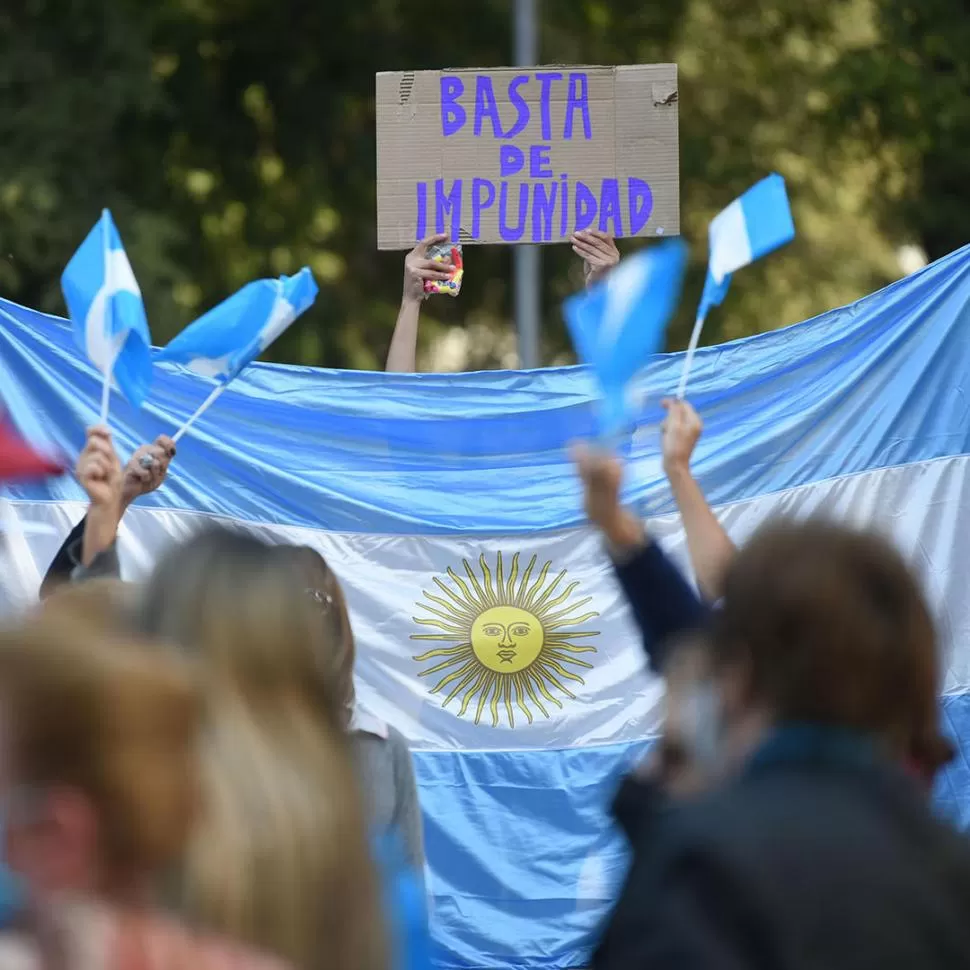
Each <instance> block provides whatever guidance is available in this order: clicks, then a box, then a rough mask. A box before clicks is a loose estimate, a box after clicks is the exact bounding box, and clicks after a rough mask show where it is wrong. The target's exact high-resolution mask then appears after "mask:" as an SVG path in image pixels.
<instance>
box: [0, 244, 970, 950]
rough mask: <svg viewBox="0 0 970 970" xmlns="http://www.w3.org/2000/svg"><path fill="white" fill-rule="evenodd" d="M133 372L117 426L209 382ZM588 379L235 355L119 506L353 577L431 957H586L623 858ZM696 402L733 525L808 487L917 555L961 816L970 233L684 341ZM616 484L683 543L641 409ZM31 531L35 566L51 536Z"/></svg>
mask: <svg viewBox="0 0 970 970" xmlns="http://www.w3.org/2000/svg"><path fill="white" fill-rule="evenodd" d="M0 315H2V320H0V383H2V386H3V387H4V389H5V391H6V390H7V389H8V388H9V389H10V391H9V393H8V397H7V399H8V403H9V405H10V407H11V409H12V410H13V411H14V412H24V413H29V414H40V413H43V414H44V415H46V416H47V420H48V421H49V423H50V427H52V428H53V429H54V434H55V437H56V439H57V443H58V444H60V445H61V446H62V448H64V449H65V450H69V451H71V450H76V449H77V448H78V447H79V445H80V444H81V440H82V436H83V424H84V421H83V417H84V415H83V414H81V413H79V410H78V408H79V403H78V394H79V391H80V392H81V393H82V395H83V396H84V397H85V398H89V397H92V396H93V395H92V391H94V389H93V388H92V387H90V385H89V384H86V383H85V382H84V380H83V379H82V378H83V373H84V368H83V364H82V363H81V361H80V358H79V355H78V353H77V351H76V350H75V349H74V347H73V345H72V343H71V338H70V333H69V331H68V330H67V329H66V328H65V327H64V326H63V324H61V323H60V322H59V321H57V320H54V319H50V318H41V317H39V316H38V315H36V314H32V313H30V312H29V311H25V310H22V309H20V308H17V307H15V306H11V305H9V304H8V305H5V306H0ZM680 368H681V360H680V357H679V356H671V357H661V358H656V359H655V360H654V361H652V362H651V363H650V365H649V366H648V368H647V370H646V373H645V376H644V378H643V382H644V389H645V390H646V391H647V392H650V393H649V394H648V396H647V398H646V401H647V405H646V407H647V410H646V411H645V413H644V418H645V419H646V420H647V421H648V422H654V421H657V420H658V419H659V417H660V414H659V409H658V408H657V406H656V403H655V402H656V396H655V395H654V392H664V393H666V392H667V391H668V390H669V388H670V387H671V386H673V385H675V384H676V380H677V377H678V375H679V374H680ZM155 387H156V392H155V394H154V395H153V398H152V400H151V401H150V402H149V406H148V407H146V408H145V409H144V410H142V411H140V412H137V413H130V414H129V416H128V417H127V423H123V425H122V426H121V427H119V428H118V429H117V436H118V437H119V438H120V439H121V441H122V444H123V445H124V446H127V447H133V446H134V445H135V444H136V443H138V442H141V441H148V440H151V439H152V438H154V436H155V435H156V434H157V433H158V431H159V430H161V429H165V428H171V427H177V426H178V425H179V424H180V423H181V421H182V420H183V419H184V418H185V416H186V414H187V413H188V412H189V411H190V410H191V409H192V407H193V406H194V404H195V403H197V401H198V400H199V398H201V397H202V396H203V395H204V391H205V388H204V387H203V382H202V379H201V378H195V377H193V376H192V375H191V374H186V373H185V372H184V371H180V372H178V373H175V372H171V371H166V369H165V368H164V367H161V368H159V373H158V376H157V379H156V383H155ZM592 398H593V388H592V383H591V381H590V379H589V378H588V376H587V374H586V373H585V372H584V371H583V370H580V369H576V368H566V369H562V370H548V371H540V372H536V373H534V374H510V373H501V372H498V373H485V374H462V375H441V376H434V375H421V376H420V377H408V376H397V375H383V374H368V373H351V372H327V371H312V370H309V369H306V368H292V369H291V368H287V367H282V366H275V365H267V364H262V365H261V364H257V365H255V366H253V367H252V368H251V369H250V370H248V371H247V372H246V373H244V374H243V375H242V376H241V377H240V378H239V380H238V381H236V382H235V383H234V384H233V385H232V386H231V387H230V388H229V390H228V391H227V393H226V395H225V397H224V399H223V406H222V407H220V409H219V410H218V412H214V417H213V422H212V423H211V424H210V425H209V427H208V430H207V431H205V432H203V430H202V429H200V431H199V434H198V435H196V436H192V437H191V438H187V439H186V440H185V442H184V444H183V445H182V446H181V447H180V448H179V454H178V458H177V461H176V465H175V466H174V470H173V473H172V475H171V476H170V482H169V483H168V484H166V486H165V488H164V489H163V490H162V491H160V492H158V493H157V494H155V495H152V496H150V497H149V498H148V499H147V500H146V501H144V502H142V503H139V505H137V506H136V507H134V508H133V509H132V510H131V511H130V512H129V513H128V515H127V516H126V518H125V520H124V524H123V526H122V537H121V543H122V553H123V559H124V563H125V567H126V569H127V570H128V573H129V575H130V576H132V577H134V576H139V575H142V574H144V572H145V571H146V570H147V569H148V568H149V567H150V566H151V564H152V561H153V560H154V558H155V556H156V555H157V554H158V551H159V550H160V549H161V548H162V547H163V546H164V545H165V544H166V543H168V542H170V541H171V540H172V539H173V538H177V537H179V536H183V535H186V534H187V533H189V532H190V531H191V530H192V529H194V528H196V527H198V526H199V524H200V523H201V522H203V521H204V520H206V519H211V518H219V519H223V520H233V521H238V522H244V523H248V524H250V525H252V527H253V528H255V529H258V530H259V531H260V532H262V533H264V534H266V535H269V536H273V537H276V538H278V539H287V540H295V541H299V542H312V543H314V544H316V545H317V546H318V547H319V548H320V549H321V550H322V551H323V552H324V553H325V555H326V556H327V558H328V559H329V560H330V562H331V563H332V565H333V566H334V567H335V569H336V570H337V572H338V573H339V575H340V576H341V578H342V579H343V581H344V583H345V584H346V586H347V590H348V594H349V600H350V604H351V607H352V611H353V618H354V624H355V628H356V633H357V639H358V649H359V658H360V667H359V682H360V686H359V692H360V696H361V698H362V700H363V702H364V703H365V704H366V706H367V707H369V708H370V710H371V711H372V712H373V713H375V714H378V715H379V716H381V717H383V718H385V719H386V720H387V721H389V722H391V723H392V724H394V725H395V726H397V727H398V728H400V729H401V730H402V731H403V732H404V733H405V734H406V735H407V737H408V738H410V740H411V743H412V745H413V750H414V758H415V764H416V768H417V773H418V779H419V784H420V788H421V798H422V804H423V808H424V813H425V826H426V836H427V849H428V858H429V865H430V882H429V884H430V888H431V891H432V893H433V894H434V934H435V957H436V960H437V962H438V964H439V965H440V966H441V967H445V968H459V967H462V968H471V967H475V968H482V967H522V968H569V967H577V968H578V967H584V966H587V965H588V964H587V960H588V954H589V947H590V943H591V940H592V935H593V933H594V930H595V928H596V926H597V924H598V922H599V920H600V919H601V918H602V917H603V915H604V913H605V911H606V909H607V906H608V905H609V901H610V899H611V897H612V894H613V892H614V889H615V886H616V884H617V882H618V880H619V879H620V878H621V876H622V874H623V870H624V866H625V861H626V860H625V855H624V850H623V845H622V843H621V841H620V840H619V838H618V837H617V836H616V834H615V833H614V832H613V831H612V830H611V829H610V827H609V825H608V823H607V807H608V804H609V801H610V797H611V794H612V789H613V787H614V784H615V781H616V778H617V776H618V774H619V773H620V772H621V771H622V770H623V769H624V767H625V766H627V765H629V764H630V763H631V762H632V761H633V760H634V759H636V758H637V757H638V756H639V755H640V754H641V753H642V751H643V749H644V746H645V744H646V743H647V742H648V740H649V739H650V738H651V736H652V735H653V734H654V732H655V731H656V729H657V723H658V716H659V707H658V703H659V700H660V693H661V689H660V685H659V684H658V683H656V682H655V681H651V680H649V679H648V678H647V677H646V676H644V674H643V663H642V656H641V651H640V645H639V643H638V641H637V637H636V634H635V632H634V630H633V627H632V625H631V623H630V620H629V617H628V614H627V612H626V609H625V606H624V604H623V601H622V598H621V596H620V594H619V592H618V590H617V588H616V586H615V585H614V582H613V579H612V577H611V573H610V569H609V566H608V564H607V562H606V560H605V559H604V557H603V555H602V552H601V548H600V544H599V542H598V540H597V538H596V537H595V536H594V535H593V534H592V533H591V532H590V531H589V530H588V529H587V528H586V527H585V526H584V524H583V520H582V516H581V512H580V502H579V492H578V489H577V486H576V482H575V479H574V476H573V472H572V469H571V467H570V465H569V461H568V459H567V456H566V450H565V445H566V443H567V441H568V440H569V439H570V438H572V437H573V436H574V435H578V434H583V433H584V432H585V431H588V430H589V429H590V428H591V427H592V424H593V416H592V404H591V402H592ZM692 399H693V400H694V402H695V403H696V405H697V406H698V408H699V410H700V411H701V413H702V414H703V415H704V418H705V422H706V426H707V432H706V434H705V437H704V439H703V440H702V441H701V443H700V446H699V454H698V456H697V471H698V474H699V476H700V479H701V482H702V484H703V486H704V489H705V491H706V492H707V494H708V495H709V496H710V498H711V500H712V501H713V502H714V504H715V506H716V507H717V509H718V511H719V513H720V515H721V516H722V517H723V520H724V522H725V523H726V525H727V527H728V528H729V530H730V532H731V533H732V535H733V536H734V537H735V538H736V539H738V540H743V539H744V537H745V536H746V535H748V534H749V533H750V531H751V530H752V529H753V528H754V527H755V526H756V525H757V524H758V523H759V522H761V521H762V520H763V519H764V518H765V517H766V516H767V515H769V514H771V513H772V512H777V511H784V512H790V513H797V514H805V513H808V512H813V511H817V510H824V511H826V512H828V513H831V514H833V515H838V516H844V517H846V518H849V519H851V520H853V521H856V522H871V523H875V524H877V525H878V526H879V527H881V528H885V529H887V530H890V531H891V532H892V533H893V534H894V535H895V536H896V538H897V540H898V542H899V543H900V544H901V546H902V548H903V549H904V550H905V551H906V552H907V554H908V555H909V556H910V557H911V559H912V561H913V563H914V564H915V566H916V568H917V569H918V570H919V572H920V574H921V575H922V576H923V578H924V580H925V582H926V586H927V588H928V590H929V592H930V594H931V596H932V599H933V602H934V604H935V608H936V613H937V617H938V620H939V626H940V630H941V632H942V635H943V640H944V643H945V647H946V650H947V661H946V679H945V682H944V684H943V685H942V687H943V690H944V691H945V693H946V699H945V712H946V718H947V724H948V727H949V729H950V730H951V731H952V732H953V733H954V735H955V736H956V738H957V741H958V743H959V744H960V746H961V748H962V757H958V758H957V760H956V761H955V762H954V765H953V767H952V768H951V769H950V770H949V771H948V773H947V774H946V776H945V777H944V779H943V780H942V782H941V783H940V786H939V790H938V799H939V805H940V808H941V809H942V810H944V811H947V812H951V813H953V814H954V815H955V816H956V817H957V818H959V819H960V820H961V821H962V822H963V823H964V824H967V823H970V769H968V768H967V764H968V761H967V756H968V755H970V596H968V595H967V590H968V589H970V558H968V557H967V555H966V551H965V546H966V539H967V536H968V535H970V248H968V249H966V250H962V251H960V252H957V253H955V254H953V255H952V256H950V257H948V258H947V259H944V260H942V261H940V262H938V263H936V264H934V265H933V266H930V267H928V268H927V269H925V270H924V271H922V272H921V273H918V274H917V275H915V276H912V277H910V278H909V279H907V280H905V281H903V282H900V283H898V284H896V285H895V286H892V287H890V288H889V289H888V290H885V291H883V292H881V293H877V294H875V295H873V296H871V297H869V298H867V299H865V300H862V301H861V302H859V303H857V304H855V305H854V306H852V307H848V308H846V309H843V310H836V311H834V312H832V313H828V314H825V315H824V316H821V317H819V318H817V319H815V320H811V321H808V322H806V323H803V324H800V325H798V326H794V327H790V328H788V329H786V330H781V331H778V332H776V333H770V334H765V335H763V336H759V337H755V338H752V339H749V340H745V341H741V342H738V343H734V344H728V345H725V346H721V347H716V348H710V349H702V350H700V351H699V352H698V356H697V362H696V368H695V377H694V384H693V394H692ZM87 406H88V407H89V406H90V402H88V405H87ZM15 416H16V414H15ZM120 419H121V420H122V422H124V420H125V412H122V414H121V416H120ZM22 424H23V422H22ZM629 498H630V500H631V501H634V502H636V503H637V504H638V505H639V507H640V508H641V510H642V511H643V513H644V515H645V516H647V517H648V518H649V520H650V527H651V528H652V529H653V530H654V531H655V532H656V533H657V534H658V535H659V536H660V537H661V539H662V541H663V542H664V543H665V544H666V545H667V546H668V547H669V548H670V549H672V550H673V551H674V552H675V553H676V554H678V555H683V552H684V543H683V537H682V534H681V532H680V530H679V524H678V521H677V518H676V516H675V515H674V512H673V507H672V504H671V499H670V493H669V490H668V488H667V486H666V484H665V482H664V479H663V475H662V472H661V469H660V461H659V454H658V447H657V435H656V433H652V434H641V435H639V436H638V437H637V440H636V442H635V444H634V445H633V454H632V456H631V461H630V474H629ZM15 499H16V502H17V503H18V504H17V506H16V507H17V511H18V514H20V515H22V516H23V517H25V518H31V519H34V518H37V519H45V520H47V521H48V522H51V523H53V524H55V525H56V526H57V528H58V530H59V532H60V534H61V535H63V534H64V533H66V532H67V529H68V527H69V526H70V525H71V524H72V523H73V522H74V521H76V520H77V519H78V517H79V516H80V515H81V513H82V511H83V502H82V500H81V495H80V493H79V491H78V489H77V488H76V486H74V485H73V484H71V483H70V482H69V481H66V480H64V481H58V482H53V483H50V484H47V485H38V486H24V487H21V488H19V489H18V490H17V491H16V493H15ZM29 541H30V543H31V549H32V553H33V556H34V559H35V562H36V564H37V566H38V568H39V569H40V568H42V567H43V566H45V565H46V563H47V561H49V559H50V558H51V556H52V555H53V554H54V550H55V547H56V539H55V538H53V537H48V536H33V537H30V540H29Z"/></svg>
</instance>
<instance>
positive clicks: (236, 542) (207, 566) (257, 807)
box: [144, 530, 385, 970]
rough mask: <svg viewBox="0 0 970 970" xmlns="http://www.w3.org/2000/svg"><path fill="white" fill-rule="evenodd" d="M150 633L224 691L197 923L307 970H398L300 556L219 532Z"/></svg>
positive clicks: (205, 763)
mask: <svg viewBox="0 0 970 970" xmlns="http://www.w3.org/2000/svg"><path fill="white" fill-rule="evenodd" d="M144 621H145V627H146V630H147V631H148V632H149V633H151V634H152V635H155V636H157V637H159V638H161V639H162V640H166V641H169V642H172V643H175V644H178V645H180V646H181V647H182V648H183V649H186V650H190V651H193V652H195V653H197V654H198V655H199V657H200V658H201V659H202V661H203V663H204V666H205V668H206V669H207V670H208V673H209V676H210V683H209V702H210V707H209V714H210V716H209V722H208V726H207V730H206V732H205V735H204V741H203V745H202V755H201V758H202V785H203V804H204V808H203V814H202V818H201V820H200V823H199V825H198V826H197V829H196V832H195V834H194V837H193V839H192V843H191V846H190V850H189V853H188V858H187V861H186V873H185V875H186V880H185V881H186V885H185V901H186V905H187V907H188V910H189V912H190V913H191V914H194V915H196V916H198V917H200V918H201V919H203V920H205V921H206V922H207V923H208V925H209V926H210V927H212V928H213V929H216V930H219V931H221V932H224V933H227V934H229V935H232V936H235V937H237V938H239V939H243V940H246V941H248V942H250V943H252V944H255V945H257V946H259V947H261V948H263V949H265V950H267V951H270V952H273V953H276V954H278V955H280V956H282V957H285V958H287V959H288V960H289V961H290V962H292V963H293V964H294V965H295V966H296V967H299V968H301V970H312V968H341V970H343V968H346V970H372V968H373V970H379V968H383V967H384V966H385V946H384V933H383V920H382V914H381V910H380V905H379V899H378V889H377V879H376V875H375V873H374V870H373V866H372V864H371V861H370V857H369V852H368V845H367V839H366V835H365V832H364V828H363V822H362V820H363V818H364V817H365V816H364V811H363V806H362V802H361V798H360V794H359V792H358V788H357V783H356V778H355V776H354V773H353V768H352V765H351V762H350V757H349V751H348V748H347V743H348V742H347V739H346V737H345V736H344V733H343V730H342V725H341V720H340V714H339V702H337V701H336V700H335V698H334V696H333V693H332V690H331V687H330V679H329V676H328V674H327V671H326V670H324V669H322V668H321V662H320V658H321V657H322V656H324V650H325V644H323V643H322V638H323V637H324V631H323V629H322V627H321V624H320V620H319V614H318V611H317V610H316V609H315V606H314V603H313V601H312V599H311V597H310V596H308V595H307V583H306V580H305V577H304V576H303V575H302V574H301V573H300V571H299V569H297V568H296V566H295V565H294V562H293V557H292V552H291V551H290V550H287V549H283V548H281V547H271V546H268V545H266V544H265V543H263V542H260V541H259V540H257V539H255V538H253V537H250V536H246V535H243V534H241V533H234V532H229V531H226V530H217V531H209V532H206V533H203V534H201V535H199V536H197V537H196V538H194V539H192V540H190V541H189V542H188V543H186V544H185V545H184V546H182V547H180V548H178V549H175V550H173V551H172V552H171V553H170V554H169V556H168V557H167V558H166V559H165V560H163V561H162V562H161V563H160V565H159V566H158V568H157V570H156V572H155V574H154V576H153V578H152V579H151V581H150V583H149V584H148V588H147V590H146V597H145V601H144Z"/></svg>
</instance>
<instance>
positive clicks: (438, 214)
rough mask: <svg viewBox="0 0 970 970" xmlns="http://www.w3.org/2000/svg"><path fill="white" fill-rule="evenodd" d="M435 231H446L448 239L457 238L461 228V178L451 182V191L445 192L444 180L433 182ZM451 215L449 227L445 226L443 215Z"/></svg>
mask: <svg viewBox="0 0 970 970" xmlns="http://www.w3.org/2000/svg"><path fill="white" fill-rule="evenodd" d="M434 208H435V230H434V231H435V232H447V233H448V238H449V239H457V238H458V233H459V230H460V229H461V179H455V181H454V182H452V183H451V191H450V192H448V193H446V192H445V180H444V179H436V180H435V183H434ZM448 215H450V216H451V227H450V228H449V229H446V228H445V217H446V216H448Z"/></svg>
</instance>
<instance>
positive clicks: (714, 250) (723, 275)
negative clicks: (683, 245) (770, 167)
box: [697, 173, 795, 317]
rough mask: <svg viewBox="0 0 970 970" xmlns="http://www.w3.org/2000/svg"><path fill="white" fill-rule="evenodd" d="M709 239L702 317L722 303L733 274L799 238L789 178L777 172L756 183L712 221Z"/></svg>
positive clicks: (700, 314) (701, 308) (700, 313)
mask: <svg viewBox="0 0 970 970" xmlns="http://www.w3.org/2000/svg"><path fill="white" fill-rule="evenodd" d="M707 238H708V246H709V249H710V252H709V255H708V260H707V279H706V280H705V281H704V292H703V294H702V296H701V305H700V309H699V310H698V313H697V315H698V316H699V317H704V316H706V315H707V311H708V310H709V309H710V308H711V307H712V306H719V305H720V304H721V302H722V301H723V300H724V297H725V295H726V294H727V291H728V287H729V286H730V284H731V275H732V274H733V273H735V272H736V271H737V270H739V269H741V268H743V267H744V266H748V265H749V264H750V263H753V262H755V260H758V259H761V257H762V256H767V255H768V253H770V252H773V251H774V250H775V249H778V247H779V246H784V245H785V244H786V243H789V242H791V241H792V239H794V238H795V224H794V222H793V221H792V216H791V207H790V206H789V204H788V192H787V191H786V189H785V180H784V179H783V178H782V177H781V176H780V175H778V174H776V173H774V174H771V175H769V176H768V177H767V178H763V179H762V180H761V181H760V182H758V183H756V184H755V185H752V186H751V188H750V189H748V191H747V192H745V193H744V194H743V195H740V196H738V198H736V199H735V200H734V201H733V202H732V203H731V204H730V205H729V206H728V207H727V208H726V209H722V210H721V211H720V212H719V213H718V214H717V215H716V216H715V217H714V218H713V219H712V220H711V224H710V226H709V227H708V230H707Z"/></svg>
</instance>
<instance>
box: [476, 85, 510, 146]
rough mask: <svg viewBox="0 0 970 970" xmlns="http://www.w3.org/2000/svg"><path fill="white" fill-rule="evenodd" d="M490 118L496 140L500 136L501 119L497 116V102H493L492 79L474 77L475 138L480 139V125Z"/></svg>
mask: <svg viewBox="0 0 970 970" xmlns="http://www.w3.org/2000/svg"><path fill="white" fill-rule="evenodd" d="M486 118H490V119H491V122H492V134H493V135H494V136H495V137H496V138H502V137H504V136H503V135H502V119H501V118H499V116H498V102H497V101H496V100H495V89H494V88H493V87H492V79H491V78H490V77H489V76H488V75H487V74H478V75H476V76H475V137H476V138H481V136H482V125H484V123H485V119H486Z"/></svg>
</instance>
